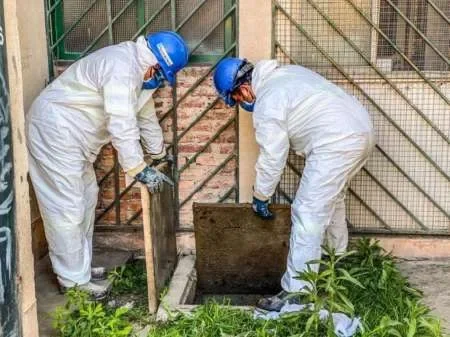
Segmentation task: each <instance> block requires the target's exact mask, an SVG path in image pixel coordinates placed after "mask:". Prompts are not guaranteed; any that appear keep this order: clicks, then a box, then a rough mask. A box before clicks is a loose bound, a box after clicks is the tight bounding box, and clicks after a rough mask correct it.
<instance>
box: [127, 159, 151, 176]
mask: <svg viewBox="0 0 450 337" xmlns="http://www.w3.org/2000/svg"><path fill="white" fill-rule="evenodd" d="M146 166H147V164H146V163H145V161H143V162H142V163H141V164H139V165H138V166H136V167H135V168H132V169H130V170H128V171H127V174H128V175H129V176H130V177H135V176H136V174H138V173H139V172H142V170H143V169H145V167H146Z"/></svg>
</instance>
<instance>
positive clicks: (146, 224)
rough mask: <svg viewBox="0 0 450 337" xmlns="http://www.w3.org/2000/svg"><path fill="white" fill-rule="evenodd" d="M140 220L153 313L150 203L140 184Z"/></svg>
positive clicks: (150, 309) (153, 279)
mask: <svg viewBox="0 0 450 337" xmlns="http://www.w3.org/2000/svg"><path fill="white" fill-rule="evenodd" d="M141 199H142V220H143V229H144V245H145V266H146V269H147V288H148V310H149V312H150V313H155V312H156V310H157V309H158V297H157V296H158V294H157V290H156V277H155V259H154V254H153V227H154V226H153V224H152V216H151V215H152V214H151V213H152V210H151V207H152V202H151V195H150V193H149V192H148V189H147V186H145V185H143V184H141Z"/></svg>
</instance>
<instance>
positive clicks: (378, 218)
mask: <svg viewBox="0 0 450 337" xmlns="http://www.w3.org/2000/svg"><path fill="white" fill-rule="evenodd" d="M289 164H290V163H289V162H288V165H289ZM290 165H292V164H290ZM289 167H290V168H291V169H292V170H293V171H294V173H296V174H299V175H300V171H298V170H294V168H293V167H292V166H289ZM297 172H298V173H297ZM278 190H279V191H280V193H281V194H282V195H283V197H284V198H285V199H286V200H287V201H288V202H289V203H291V204H292V202H293V200H292V198H291V197H290V196H289V195H288V194H287V193H286V192H285V191H284V190H283V189H282V188H280V187H278ZM348 191H349V192H350V193H351V194H352V195H353V196H354V197H355V198H356V199H357V200H358V201H359V202H360V203H361V204H362V205H363V206H364V207H365V208H366V209H367V210H368V211H369V212H370V213H371V214H372V215H373V216H374V217H375V218H376V219H377V220H378V221H379V222H380V223H381V224H382V225H383V226H384V227H385V228H386V229H388V230H392V228H391V227H390V226H389V225H388V224H387V223H386V221H384V220H383V218H382V217H381V216H380V215H379V214H378V213H377V212H376V211H375V210H374V209H373V208H372V207H370V206H369V205H368V204H367V203H366V202H365V201H364V200H363V199H362V198H361V197H360V196H359V195H358V194H357V193H356V192H355V191H354V190H353V189H352V188H351V187H349V188H348Z"/></svg>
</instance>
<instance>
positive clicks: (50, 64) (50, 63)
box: [45, 0, 55, 80]
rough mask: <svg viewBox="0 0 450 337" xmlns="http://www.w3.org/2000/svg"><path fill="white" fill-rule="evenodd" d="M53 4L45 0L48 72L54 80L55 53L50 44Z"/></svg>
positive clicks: (51, 40) (51, 41) (51, 39)
mask: <svg viewBox="0 0 450 337" xmlns="http://www.w3.org/2000/svg"><path fill="white" fill-rule="evenodd" d="M50 7H51V5H50V1H49V0H46V1H45V9H46V12H47V13H46V15H45V29H46V32H47V55H48V56H47V57H48V74H49V78H50V80H52V79H53V78H54V77H55V73H54V69H53V61H54V55H53V50H52V49H51V48H50V45H51V44H53V38H52V36H53V20H52V15H51V13H50V12H49V9H50Z"/></svg>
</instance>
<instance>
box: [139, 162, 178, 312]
mask: <svg viewBox="0 0 450 337" xmlns="http://www.w3.org/2000/svg"><path fill="white" fill-rule="evenodd" d="M158 168H159V169H160V170H161V171H163V172H165V173H166V174H168V173H169V168H168V167H167V165H161V167H158ZM141 200H142V219H143V231H144V247H145V264H146V269H147V287H148V308H149V311H150V312H151V313H155V312H156V310H157V309H158V300H159V296H160V293H161V291H162V289H163V288H164V286H165V284H166V283H167V281H168V280H169V279H170V277H171V276H172V273H173V271H174V269H175V265H176V261H177V250H176V233H175V222H174V212H173V204H174V202H173V188H171V187H169V186H168V185H165V186H164V188H163V191H161V192H160V193H157V194H150V193H149V192H148V189H147V187H146V186H143V185H141Z"/></svg>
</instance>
